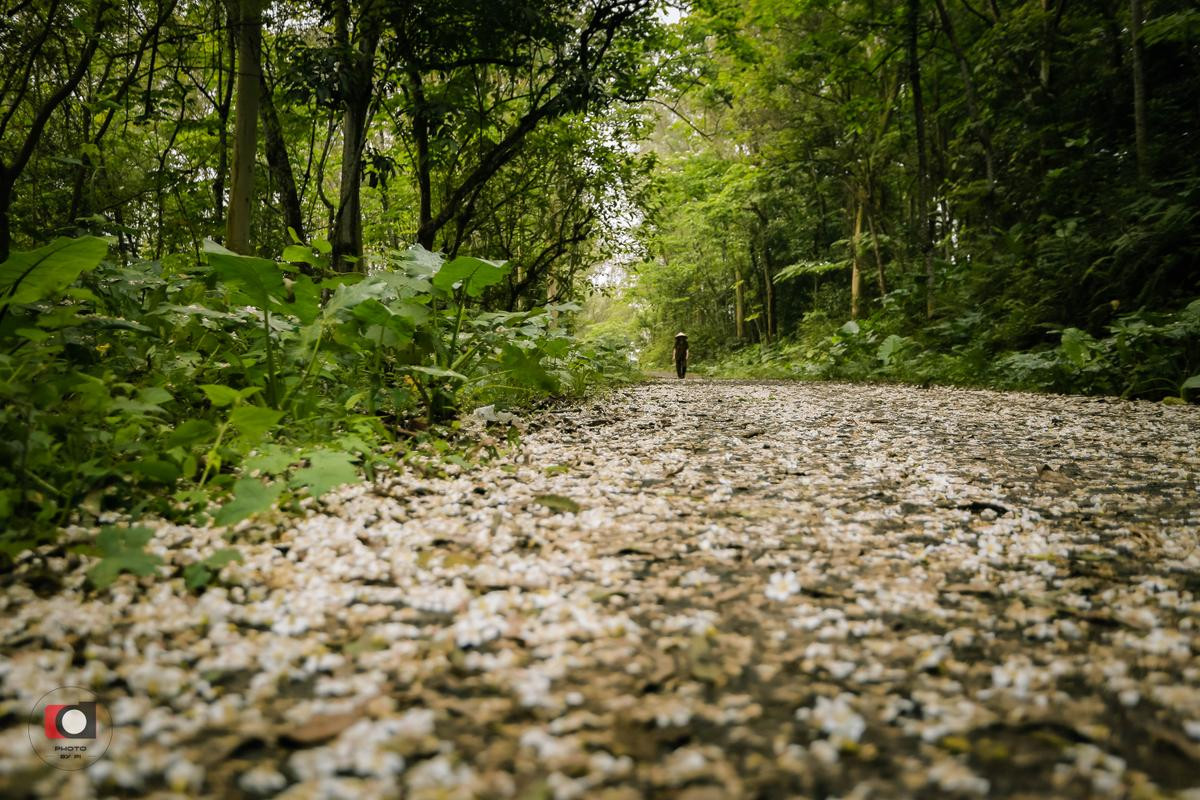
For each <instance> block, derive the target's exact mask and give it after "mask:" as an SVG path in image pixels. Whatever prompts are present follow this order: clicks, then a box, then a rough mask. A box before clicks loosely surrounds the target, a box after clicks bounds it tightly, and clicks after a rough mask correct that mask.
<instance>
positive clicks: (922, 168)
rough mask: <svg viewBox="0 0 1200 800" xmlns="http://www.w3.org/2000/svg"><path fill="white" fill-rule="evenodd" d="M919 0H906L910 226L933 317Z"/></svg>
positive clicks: (927, 305)
mask: <svg viewBox="0 0 1200 800" xmlns="http://www.w3.org/2000/svg"><path fill="white" fill-rule="evenodd" d="M919 6H920V0H908V80H909V83H910V84H911V86H912V95H913V119H914V122H915V124H916V133H917V215H916V220H914V222H915V224H914V225H913V229H914V231H915V233H916V237H915V238H916V240H917V249H918V251H919V252H920V253H921V258H922V259H923V260H924V262H925V316H926V317H932V316H933V250H932V247H933V217H931V216H930V215H929V159H928V156H927V155H926V147H925V103H924V100H923V98H922V96H921V59H920V56H919V54H918V52H917V34H918V30H917V29H918V25H919V23H920V16H919V14H918V11H919Z"/></svg>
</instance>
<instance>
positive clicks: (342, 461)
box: [288, 449, 358, 497]
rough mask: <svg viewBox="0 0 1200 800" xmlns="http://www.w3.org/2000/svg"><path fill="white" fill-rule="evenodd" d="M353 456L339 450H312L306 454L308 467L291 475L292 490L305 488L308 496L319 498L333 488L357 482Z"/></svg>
mask: <svg viewBox="0 0 1200 800" xmlns="http://www.w3.org/2000/svg"><path fill="white" fill-rule="evenodd" d="M354 459H355V456H354V455H353V454H352V453H343V452H342V451H340V450H325V449H321V450H314V451H313V452H311V453H309V454H308V466H307V467H304V468H303V469H298V470H296V471H295V472H293V473H292V479H291V480H290V481H289V482H288V484H289V485H290V486H292V487H293V488H298V487H300V486H307V487H308V491H309V494H311V495H312V496H313V497H320V496H321V495H323V494H325V493H326V492H328V491H329V490H330V489H332V488H333V487H335V486H341V485H342V484H344V483H353V482H355V481H357V480H358V470H357V469H356V468H355V466H354Z"/></svg>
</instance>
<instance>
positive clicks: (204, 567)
mask: <svg viewBox="0 0 1200 800" xmlns="http://www.w3.org/2000/svg"><path fill="white" fill-rule="evenodd" d="M243 560H244V559H243V558H242V554H241V553H240V552H239V551H238V550H237V549H235V548H232V547H223V548H221V549H220V550H217V551H215V552H213V553H212V554H210V555H209V556H208V557H207V558H205V559H204V560H203V561H197V562H195V563H193V564H188V565H187V566H186V567H184V569H183V581H184V584H185V585H186V586H187V588H188V589H192V590H195V589H199V588H201V587H202V586H207V585H208V584H209V583H210V582H211V581H212V579H213V578H214V577H215V576H216V574H217V572H219V571H220V569H221V567H223V566H225V565H226V564H229V563H232V562H234V561H239V562H240V561H243Z"/></svg>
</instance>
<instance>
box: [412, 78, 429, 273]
mask: <svg viewBox="0 0 1200 800" xmlns="http://www.w3.org/2000/svg"><path fill="white" fill-rule="evenodd" d="M408 76H409V82H410V84H411V86H412V101H413V114H412V127H413V142H414V143H415V145H416V148H417V165H416V166H417V194H418V197H419V200H418V203H419V209H418V217H417V244H419V245H421V246H422V247H424V248H425V249H426V250H432V249H433V238H434V233H435V232H434V230H433V229H432V227H431V226H430V223H431V222H432V221H433V190H432V188H431V181H430V170H431V163H430V159H429V109H428V108H427V106H426V102H425V86H424V84H423V82H422V80H421V73H420V72H419V71H418V70H416V69H410V70H409V73H408Z"/></svg>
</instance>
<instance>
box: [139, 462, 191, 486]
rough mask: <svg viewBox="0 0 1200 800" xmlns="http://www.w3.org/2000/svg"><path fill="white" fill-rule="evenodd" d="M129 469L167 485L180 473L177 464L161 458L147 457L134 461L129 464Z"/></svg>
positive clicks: (177, 478)
mask: <svg viewBox="0 0 1200 800" xmlns="http://www.w3.org/2000/svg"><path fill="white" fill-rule="evenodd" d="M130 469H132V470H133V471H134V472H136V473H137V474H138V475H141V476H142V477H144V478H148V479H150V480H152V481H155V482H157V483H162V484H165V485H168V486H169V485H171V484H173V483H175V481H177V480H179V476H180V474H181V472H180V470H179V465H177V464H175V463H174V462H172V461H167V460H165V459H161V458H147V459H143V460H141V461H135V462H134V463H133V464H132V465H130Z"/></svg>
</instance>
